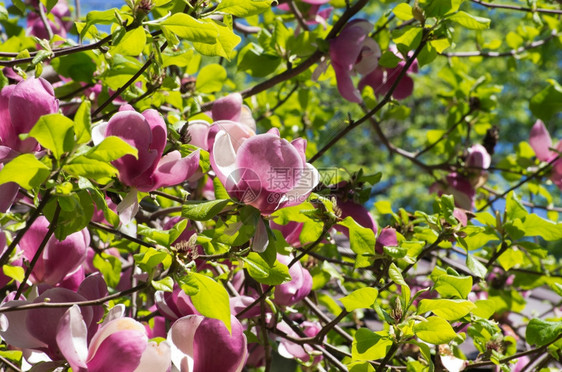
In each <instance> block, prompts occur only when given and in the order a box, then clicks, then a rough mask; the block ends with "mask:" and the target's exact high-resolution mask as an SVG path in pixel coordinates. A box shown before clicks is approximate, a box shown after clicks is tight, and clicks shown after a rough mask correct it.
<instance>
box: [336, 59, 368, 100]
mask: <svg viewBox="0 0 562 372" xmlns="http://www.w3.org/2000/svg"><path fill="white" fill-rule="evenodd" d="M332 66H333V67H334V72H335V73H336V81H337V83H338V92H339V93H340V94H341V96H342V97H343V98H345V99H346V100H348V101H349V102H354V103H361V102H362V98H361V93H360V92H359V90H358V89H357V88H355V85H353V80H351V73H350V70H349V69H347V68H345V67H343V66H340V65H338V64H337V63H335V62H333V63H332Z"/></svg>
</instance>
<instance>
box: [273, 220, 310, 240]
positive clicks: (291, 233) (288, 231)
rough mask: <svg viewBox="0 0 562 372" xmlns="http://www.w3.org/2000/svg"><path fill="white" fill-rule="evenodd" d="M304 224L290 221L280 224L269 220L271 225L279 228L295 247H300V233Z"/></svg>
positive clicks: (275, 228) (276, 228)
mask: <svg viewBox="0 0 562 372" xmlns="http://www.w3.org/2000/svg"><path fill="white" fill-rule="evenodd" d="M303 226H304V224H303V223H302V222H295V221H289V223H287V224H286V225H279V224H277V223H275V222H273V220H271V221H269V227H271V228H272V229H274V230H279V231H280V232H281V234H282V235H283V237H284V238H285V240H286V241H287V243H289V244H290V245H291V246H293V247H300V246H301V242H300V235H301V232H302V228H303Z"/></svg>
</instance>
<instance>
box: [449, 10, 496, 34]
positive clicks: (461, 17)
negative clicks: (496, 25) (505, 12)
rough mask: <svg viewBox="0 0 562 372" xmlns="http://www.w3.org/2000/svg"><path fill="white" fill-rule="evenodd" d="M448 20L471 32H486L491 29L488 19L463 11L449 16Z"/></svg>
mask: <svg viewBox="0 0 562 372" xmlns="http://www.w3.org/2000/svg"><path fill="white" fill-rule="evenodd" d="M448 19H450V20H451V21H453V22H456V23H458V24H459V25H461V26H463V27H465V28H468V29H469V30H486V29H488V28H490V20H489V19H488V18H482V17H476V16H473V15H472V14H468V13H466V12H463V11H462V10H461V11H459V12H457V13H455V14H453V15H451V16H449V18H448Z"/></svg>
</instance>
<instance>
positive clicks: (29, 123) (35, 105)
mask: <svg viewBox="0 0 562 372" xmlns="http://www.w3.org/2000/svg"><path fill="white" fill-rule="evenodd" d="M9 110H10V117H11V118H12V125H13V127H14V130H15V132H16V133H17V134H20V133H28V132H29V131H30V130H31V128H33V126H34V125H35V123H37V120H39V117H41V116H42V115H47V114H54V113H56V112H57V111H58V110H59V101H58V100H57V99H56V98H55V91H54V90H53V87H52V86H51V84H50V83H49V82H48V81H47V80H45V79H43V78H38V79H36V78H29V79H27V80H24V81H21V82H19V83H18V84H17V85H16V88H15V89H14V90H13V92H12V95H11V96H10V102H9Z"/></svg>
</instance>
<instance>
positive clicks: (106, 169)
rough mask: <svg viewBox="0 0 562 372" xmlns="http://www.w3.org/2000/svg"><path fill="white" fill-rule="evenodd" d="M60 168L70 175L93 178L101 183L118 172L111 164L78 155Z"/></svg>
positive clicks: (109, 179)
mask: <svg viewBox="0 0 562 372" xmlns="http://www.w3.org/2000/svg"><path fill="white" fill-rule="evenodd" d="M62 169H63V170H64V171H65V172H67V173H68V174H70V175H73V176H75V177H85V178H88V179H90V180H95V181H96V182H98V183H100V184H102V185H105V184H107V183H109V182H110V181H111V179H112V177H113V176H115V175H117V173H118V171H117V169H116V168H115V167H114V166H112V165H111V164H109V163H107V162H104V161H99V160H94V159H90V158H87V157H86V156H78V157H76V158H74V159H72V160H71V161H70V162H68V164H66V165H64V166H63V167H62Z"/></svg>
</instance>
